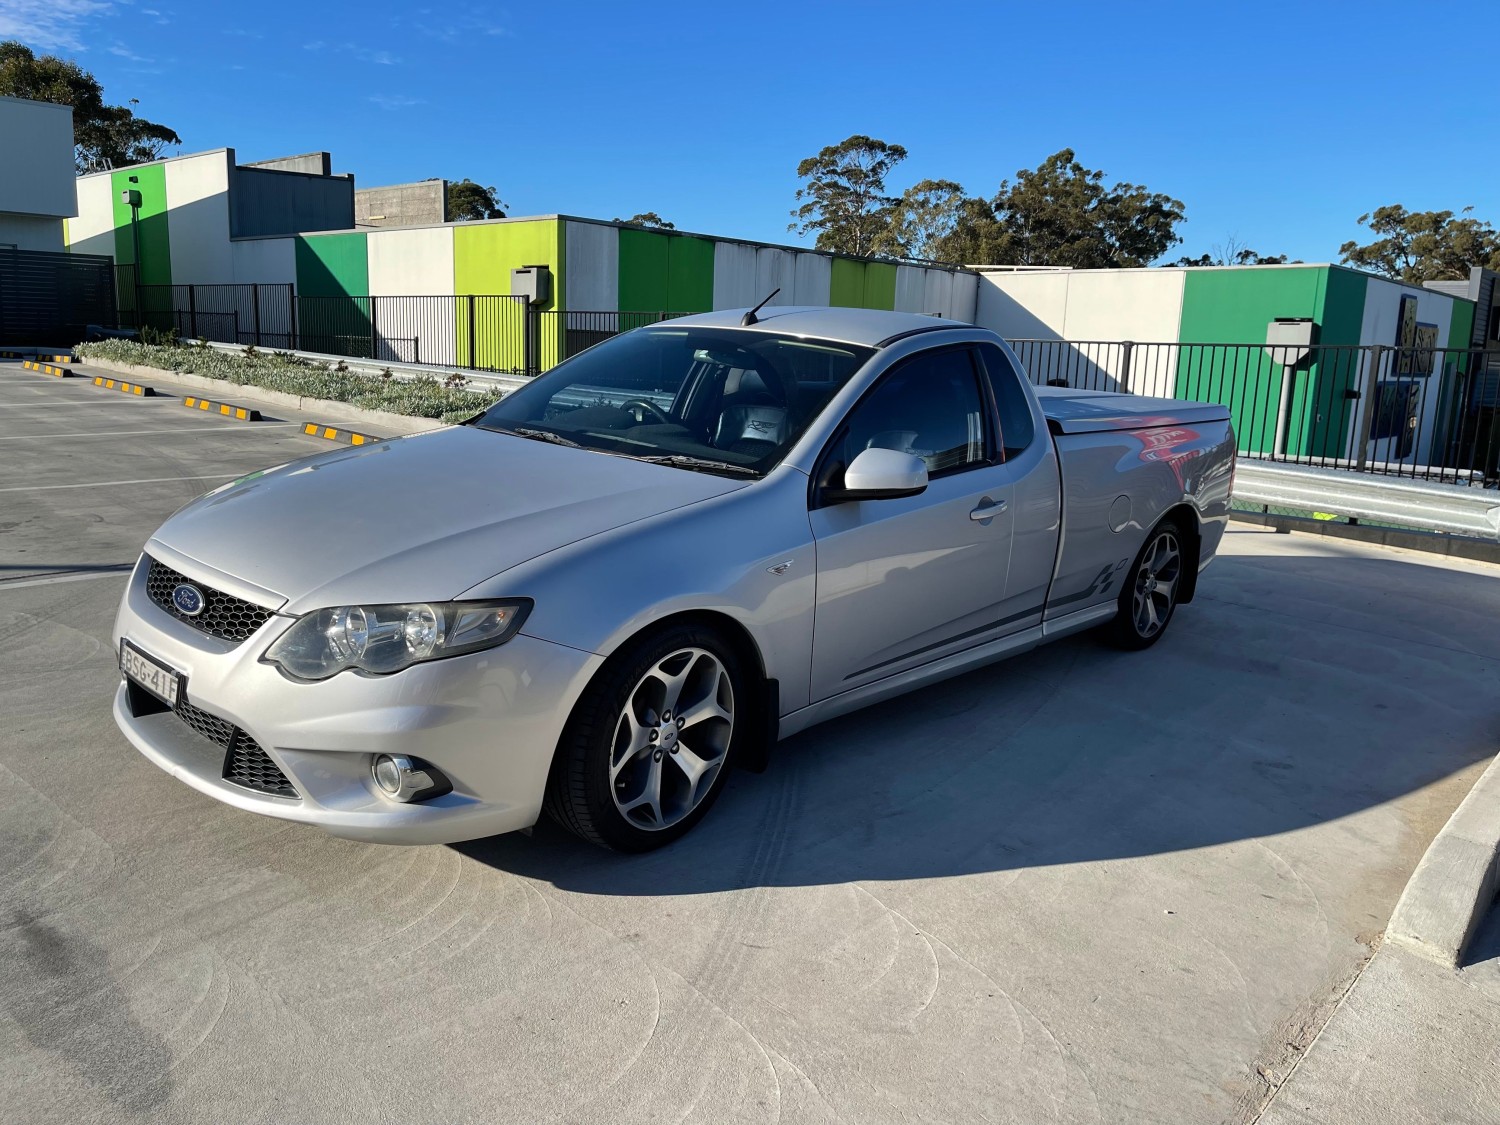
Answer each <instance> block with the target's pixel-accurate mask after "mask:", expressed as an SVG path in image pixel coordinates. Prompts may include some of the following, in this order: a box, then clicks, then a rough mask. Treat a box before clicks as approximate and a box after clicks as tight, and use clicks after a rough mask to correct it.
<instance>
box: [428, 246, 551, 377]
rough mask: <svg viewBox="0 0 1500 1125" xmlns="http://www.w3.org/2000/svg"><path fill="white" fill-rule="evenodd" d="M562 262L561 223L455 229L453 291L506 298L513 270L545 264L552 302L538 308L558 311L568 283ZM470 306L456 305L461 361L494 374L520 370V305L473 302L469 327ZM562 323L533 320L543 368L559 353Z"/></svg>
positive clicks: (523, 361)
mask: <svg viewBox="0 0 1500 1125" xmlns="http://www.w3.org/2000/svg"><path fill="white" fill-rule="evenodd" d="M563 262H564V246H563V224H562V222H561V221H559V220H557V219H536V220H534V221H531V222H513V223H476V224H474V225H472V226H456V227H454V228H453V291H454V292H455V293H457V294H460V295H461V296H468V295H470V294H474V295H477V296H479V297H493V296H508V295H509V294H510V271H511V270H513V269H517V268H519V267H521V266H547V267H549V268H550V269H551V270H552V299H551V300H550V301H549V302H548V303H547V304H545V305H543V306H542V312H543V313H547V312H549V311H561V310H562V308H563V300H562V294H563V292H564V285H565V284H566V278H564V277H563ZM470 308H471V305H470V303H469V302H466V301H460V302H458V308H457V312H456V317H457V323H456V324H455V326H454V327H455V331H456V332H457V342H458V358H459V363H460V364H462V365H463V366H466V367H482V368H485V369H487V370H492V371H520V370H524V369H525V367H526V355H525V334H524V333H525V310H524V309H523V308H522V307H521V304H520V302H511V301H495V300H488V301H484V300H481V301H476V302H474V303H473V304H472V308H473V323H472V324H471V323H470ZM562 320H563V318H562V317H560V316H548V315H543V316H541V317H540V318H538V320H537V324H538V327H539V330H540V332H541V341H540V344H539V352H540V355H539V359H540V362H541V366H542V368H543V369H544V370H545V369H546V368H548V367H551V366H553V365H555V364H556V363H557V361H558V357H559V356H560V355H561V354H562V352H561V348H560V343H561V341H562V339H563V332H564V326H563V324H562V323H561V322H562ZM471 340H472V341H473V344H472V348H471V346H470V341H471ZM471 353H472V354H471Z"/></svg>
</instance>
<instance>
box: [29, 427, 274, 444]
mask: <svg viewBox="0 0 1500 1125" xmlns="http://www.w3.org/2000/svg"><path fill="white" fill-rule="evenodd" d="M301 425H302V423H301V422H257V423H255V425H254V427H253V428H250V429H236V428H230V429H227V430H226V429H224V427H222V426H188V427H185V428H180V429H173V430H100V431H97V432H95V433H83V434H8V435H6V436H5V437H0V441H22V440H23V439H26V438H74V437H143V436H145V435H146V434H206V433H208V432H209V431H211V430H220V431H222V432H223V433H230V434H246V433H254V432H255V431H256V430H284V429H287V428H288V427H291V426H301Z"/></svg>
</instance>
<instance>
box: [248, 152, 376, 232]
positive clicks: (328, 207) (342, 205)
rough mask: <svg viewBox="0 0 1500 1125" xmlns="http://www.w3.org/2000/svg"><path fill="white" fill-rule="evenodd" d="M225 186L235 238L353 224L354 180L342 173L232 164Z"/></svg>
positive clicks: (331, 228)
mask: <svg viewBox="0 0 1500 1125" xmlns="http://www.w3.org/2000/svg"><path fill="white" fill-rule="evenodd" d="M230 185H231V186H230V212H229V226H230V235H231V236H232V237H234V238H256V237H260V236H262V235H273V234H296V233H298V232H299V231H300V232H307V231H318V230H350V229H352V228H353V226H354V180H353V179H351V178H349V177H347V176H306V175H303V174H301V173H300V172H270V171H265V170H262V169H259V168H235V169H234V172H233V178H232V179H231V181H230Z"/></svg>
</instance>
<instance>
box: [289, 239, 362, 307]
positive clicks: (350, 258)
mask: <svg viewBox="0 0 1500 1125" xmlns="http://www.w3.org/2000/svg"><path fill="white" fill-rule="evenodd" d="M296 255H297V292H298V294H299V295H301V296H303V297H367V296H369V294H370V260H369V257H368V256H367V254H366V247H365V236H364V234H362V233H361V234H318V235H298V236H297V244H296Z"/></svg>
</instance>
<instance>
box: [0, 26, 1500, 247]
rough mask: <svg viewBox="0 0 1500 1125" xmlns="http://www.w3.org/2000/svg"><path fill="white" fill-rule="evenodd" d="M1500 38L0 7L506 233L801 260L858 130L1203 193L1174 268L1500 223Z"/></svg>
mask: <svg viewBox="0 0 1500 1125" xmlns="http://www.w3.org/2000/svg"><path fill="white" fill-rule="evenodd" d="M1497 30H1500V10H1497V8H1496V6H1495V3H1494V0H1451V2H1447V0H1445V2H1442V3H1433V4H1426V5H1424V4H1415V3H1411V2H1410V0H1405V2H1402V3H1387V2H1385V0H1364V2H1354V0H1322V2H1318V0H1303V2H1301V3H1279V2H1263V3H1255V4H1247V3H1236V2H1233V0H1228V2H1225V3H1219V4H1210V3H1202V2H1196V3H1156V4H1153V3H1142V2H1140V0H1136V2H1135V3H1122V2H1115V3H1108V4H1100V3H1064V2H1052V3H1008V2H994V3H985V4H979V3H974V4H953V3H941V2H938V0H928V2H925V3H916V4H914V3H910V2H909V0H908V2H903V3H875V2H869V3H820V2H818V0H803V2H802V3H781V2H779V0H778V2H773V0H758V2H757V0H751V2H748V3H734V4H726V3H714V2H713V0H708V2H699V3H682V4H678V3H650V2H641V3H635V4H630V5H626V4H596V3H561V2H558V0H553V2H551V3H540V4H529V5H517V6H511V7H507V6H492V5H487V4H484V3H449V4H443V5H436V4H434V5H433V6H431V7H425V6H423V3H422V0H415V2H413V3H401V4H394V3H384V2H382V0H361V2H359V3H348V2H334V3H318V2H312V3H307V2H304V3H300V4H294V3H287V2H284V0H264V2H260V3H256V4H253V5H252V4H246V3H233V4H230V3H218V2H214V0H0V38H10V37H16V38H20V39H22V40H23V41H25V42H27V43H28V44H30V45H31V46H33V47H36V48H39V49H45V50H49V51H53V52H55V53H61V54H64V55H68V56H72V57H75V58H77V59H78V60H79V61H80V62H81V63H82V64H83V65H84V66H86V67H87V68H89V69H90V70H92V71H93V72H94V73H95V74H96V75H97V76H98V77H99V78H100V80H101V81H102V82H103V83H104V87H105V94H106V96H107V97H108V98H109V99H110V100H112V101H124V100H125V99H127V98H131V97H135V98H139V99H140V103H141V104H140V106H139V110H140V112H141V113H142V114H144V115H145V116H147V117H150V118H152V119H154V120H157V121H160V122H162V123H164V124H167V125H170V126H172V127H173V128H174V129H176V130H177V131H178V132H179V133H180V134H181V135H182V138H183V141H184V145H183V151H184V152H194V151H199V150H203V149H210V148H217V147H220V146H226V145H227V146H231V147H233V148H235V149H236V150H237V153H238V155H239V157H240V159H241V160H257V159H264V158H267V157H271V156H278V155H283V154H289V153H296V152H304V151H308V150H313V149H329V150H330V151H332V153H333V156H334V167H335V170H336V171H346V172H353V173H354V175H355V178H356V181H357V182H358V183H360V184H363V185H366V186H373V185H376V184H384V183H396V182H401V181H405V180H416V179H424V178H426V177H430V176H445V177H447V178H449V179H459V178H462V177H464V176H469V177H471V178H473V179H475V180H478V181H480V182H482V183H486V184H494V185H495V186H496V187H497V188H498V189H499V191H500V194H501V196H502V197H503V199H504V200H505V201H506V202H507V203H508V204H509V205H510V213H511V214H513V215H525V214H542V213H551V212H563V213H567V214H577V215H585V216H590V217H596V218H606V219H608V218H613V217H615V216H628V215H631V214H633V213H635V212H637V211H644V210H654V211H657V212H659V213H661V214H662V215H663V216H665V217H666V218H668V219H670V220H671V221H673V222H675V223H676V224H677V226H678V227H679V229H684V230H694V231H701V232H705V233H712V234H721V235H730V236H738V237H743V238H752V239H764V240H767V241H774V242H790V243H795V242H797V241H799V240H798V239H797V238H796V236H795V235H792V234H789V233H788V232H787V230H786V225H787V222H788V221H789V219H788V214H787V212H788V211H789V210H790V208H791V207H792V205H793V193H794V192H795V190H796V188H797V178H796V173H795V169H796V165H797V162H798V160H800V159H801V158H802V157H804V156H807V155H810V154H811V153H813V152H816V151H817V150H818V149H819V148H820V147H822V146H823V145H825V144H829V143H833V142H836V141H839V140H841V139H842V138H844V137H846V136H848V135H849V134H851V133H868V134H870V135H872V136H876V137H881V138H883V139H885V140H888V141H894V142H898V143H900V144H902V145H904V146H905V147H906V148H907V150H908V151H909V153H910V155H909V157H908V159H907V161H906V163H905V164H903V165H902V166H900V167H899V168H898V169H897V172H896V175H895V176H894V177H893V179H892V181H891V183H890V186H891V187H892V188H893V189H896V190H899V189H901V188H903V187H905V186H907V185H909V184H910V183H912V182H915V181H916V180H919V179H922V178H925V177H934V178H948V179H954V180H958V181H959V182H960V183H962V184H963V185H964V186H965V187H966V188H967V189H968V190H969V191H970V192H972V193H975V194H979V193H983V194H985V195H989V194H992V193H993V192H994V190H995V189H996V187H997V186H998V184H999V182H1000V180H1001V179H1003V178H1006V177H1013V176H1014V174H1015V171H1016V170H1017V169H1018V168H1022V167H1034V166H1035V165H1036V164H1038V163H1039V162H1040V161H1041V160H1042V159H1043V158H1045V157H1046V156H1048V155H1049V154H1050V153H1053V152H1055V151H1057V150H1058V149H1060V148H1063V147H1072V148H1074V149H1075V150H1076V151H1077V153H1078V156H1079V159H1081V160H1082V161H1083V162H1084V163H1085V164H1086V165H1088V166H1089V167H1091V168H1100V169H1103V170H1104V171H1105V173H1106V175H1107V177H1108V178H1109V179H1110V180H1111V181H1114V180H1129V181H1132V182H1135V183H1139V184H1144V185H1146V186H1147V187H1150V188H1151V189H1153V190H1156V191H1164V192H1167V193H1169V194H1171V195H1174V196H1175V197H1177V198H1178V199H1181V200H1183V201H1184V203H1186V205H1187V207H1186V209H1187V216H1188V222H1187V223H1186V224H1184V225H1183V226H1182V227H1181V228H1180V231H1181V233H1182V234H1183V236H1184V242H1183V244H1182V246H1180V247H1178V248H1176V249H1175V250H1174V251H1173V254H1172V256H1173V257H1175V256H1176V255H1177V254H1179V253H1190V254H1198V253H1201V252H1204V251H1208V250H1211V249H1212V248H1213V247H1214V246H1215V245H1217V244H1221V243H1223V242H1224V241H1225V240H1226V239H1227V238H1229V237H1231V236H1233V237H1234V238H1236V239H1237V240H1238V241H1239V242H1241V243H1245V244H1248V245H1250V246H1252V247H1254V248H1255V249H1257V250H1260V251H1262V252H1264V253H1282V252H1285V253H1289V254H1291V255H1292V256H1293V257H1296V258H1302V259H1305V260H1308V261H1329V260H1337V256H1338V246H1339V244H1340V243H1341V242H1342V241H1344V240H1345V239H1347V238H1355V237H1359V235H1360V228H1359V227H1358V226H1357V225H1356V222H1355V220H1356V218H1357V217H1358V216H1359V215H1360V214H1362V213H1364V212H1366V211H1369V210H1372V209H1373V208H1375V207H1377V206H1380V205H1382V204H1385V203H1392V202H1400V203H1403V204H1405V205H1407V206H1408V207H1412V208H1416V209H1424V210H1425V209H1443V208H1451V209H1453V210H1458V209H1459V208H1461V207H1463V206H1465V205H1469V204H1473V205H1474V206H1475V207H1476V213H1477V214H1478V215H1479V217H1481V218H1487V219H1489V220H1491V221H1500V206H1497V204H1496V200H1495V195H1494V191H1493V186H1494V184H1496V183H1497V182H1500V174H1497V173H1500V157H1497V156H1496V152H1497V150H1496V148H1495V146H1494V145H1493V144H1492V143H1490V139H1489V134H1490V132H1491V122H1493V120H1494V119H1495V112H1494V108H1493V101H1491V102H1489V103H1488V104H1489V106H1490V108H1489V109H1488V110H1487V111H1485V112H1484V113H1481V111H1480V109H1478V108H1477V107H1478V106H1479V105H1480V104H1482V103H1481V100H1480V99H1481V95H1480V94H1477V93H1476V92H1475V91H1476V89H1482V86H1483V81H1482V78H1481V77H1480V76H1481V75H1482V74H1483V71H1482V69H1480V68H1479V66H1478V60H1479V59H1481V58H1482V57H1483V52H1484V51H1485V50H1486V47H1485V44H1486V43H1488V42H1489V41H1490V40H1491V39H1493V37H1494V33H1495V32H1496V31H1497ZM1466 75H1472V76H1474V77H1471V78H1466V77H1465V76H1466ZM1486 189H1489V190H1486Z"/></svg>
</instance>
